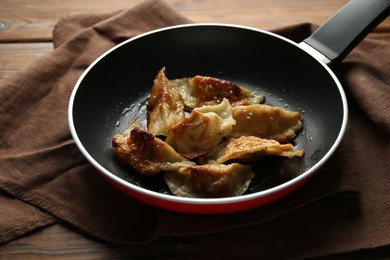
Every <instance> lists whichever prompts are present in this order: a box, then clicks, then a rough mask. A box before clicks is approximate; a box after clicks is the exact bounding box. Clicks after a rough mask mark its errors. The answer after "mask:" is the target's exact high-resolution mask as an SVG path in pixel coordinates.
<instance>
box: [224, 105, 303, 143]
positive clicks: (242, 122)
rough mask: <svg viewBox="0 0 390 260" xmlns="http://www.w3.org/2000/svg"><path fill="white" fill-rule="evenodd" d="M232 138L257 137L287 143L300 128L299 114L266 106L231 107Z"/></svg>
mask: <svg viewBox="0 0 390 260" xmlns="http://www.w3.org/2000/svg"><path fill="white" fill-rule="evenodd" d="M233 118H234V119H235V120H236V124H235V125H234V127H233V130H232V134H231V136H232V137H240V136H246V135H251V136H257V137H261V138H267V139H273V140H276V141H278V142H280V143H288V142H290V141H291V140H292V139H293V138H295V136H296V134H297V133H298V132H299V131H300V130H301V128H302V122H301V114H300V113H299V112H292V111H287V110H285V109H283V108H280V107H273V106H268V105H262V104H257V105H249V106H236V107H233Z"/></svg>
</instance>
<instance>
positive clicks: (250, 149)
mask: <svg viewBox="0 0 390 260" xmlns="http://www.w3.org/2000/svg"><path fill="white" fill-rule="evenodd" d="M303 155H304V151H303V150H296V149H295V148H294V146H293V145H292V144H280V143H279V142H278V141H275V140H269V139H263V138H259V137H255V136H242V137H239V138H231V139H229V141H227V142H225V143H223V144H220V145H219V146H217V147H216V148H215V149H214V150H213V152H211V153H210V154H208V155H206V156H204V157H203V158H201V159H200V161H202V162H203V163H225V162H228V161H235V162H240V163H252V162H256V161H259V160H260V159H262V158H263V157H265V156H282V157H288V158H293V157H302V156H303Z"/></svg>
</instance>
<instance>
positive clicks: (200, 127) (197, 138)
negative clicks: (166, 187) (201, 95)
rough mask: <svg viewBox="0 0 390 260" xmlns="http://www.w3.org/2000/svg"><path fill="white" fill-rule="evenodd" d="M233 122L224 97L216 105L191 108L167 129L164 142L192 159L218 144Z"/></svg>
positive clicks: (228, 105)
mask: <svg viewBox="0 0 390 260" xmlns="http://www.w3.org/2000/svg"><path fill="white" fill-rule="evenodd" d="M235 123H236V121H235V120H234V119H233V117H232V107H231V105H230V103H229V101H228V100H227V99H224V100H223V101H222V103H220V104H218V105H214V106H204V107H200V108H195V109H194V110H192V112H191V114H190V115H189V116H187V117H185V118H184V119H183V120H182V121H181V122H179V123H178V124H176V125H174V126H173V127H172V128H171V129H170V130H169V133H168V137H167V139H166V142H167V143H168V144H170V145H171V146H172V147H173V148H174V149H175V150H176V151H177V152H178V153H180V154H183V155H184V156H185V157H187V158H190V159H193V158H196V157H198V156H199V155H201V154H204V153H206V152H208V151H209V150H211V149H212V148H213V147H215V146H216V145H217V144H219V143H220V142H221V140H222V138H223V137H224V135H225V134H226V133H230V132H231V129H232V127H233V125H234V124H235Z"/></svg>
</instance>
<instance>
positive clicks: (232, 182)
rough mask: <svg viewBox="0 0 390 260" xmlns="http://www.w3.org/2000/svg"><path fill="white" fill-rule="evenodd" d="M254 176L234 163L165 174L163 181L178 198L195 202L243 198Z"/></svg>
mask: <svg viewBox="0 0 390 260" xmlns="http://www.w3.org/2000/svg"><path fill="white" fill-rule="evenodd" d="M254 176H255V174H254V173H253V172H252V170H251V166H250V165H243V164H238V163H232V164H229V165H224V164H207V165H196V166H188V167H180V168H179V169H178V171H174V172H166V173H164V179H165V182H166V183H167V185H168V187H169V189H170V190H171V192H172V193H173V194H174V195H176V196H181V197H193V198H210V197H214V198H215V197H231V196H238V195H242V194H243V193H244V192H245V191H246V190H247V189H248V186H249V184H250V182H251V180H252V178H253V177H254Z"/></svg>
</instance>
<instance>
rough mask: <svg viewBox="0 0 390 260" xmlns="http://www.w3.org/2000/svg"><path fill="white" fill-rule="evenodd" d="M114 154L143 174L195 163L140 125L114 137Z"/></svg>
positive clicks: (148, 174)
mask: <svg viewBox="0 0 390 260" xmlns="http://www.w3.org/2000/svg"><path fill="white" fill-rule="evenodd" d="M112 146H113V148H114V156H115V157H116V158H118V159H119V160H121V161H122V162H124V163H125V164H127V165H129V166H131V167H133V168H134V169H135V170H136V171H137V172H138V173H140V174H141V175H147V176H154V175H156V174H157V173H159V172H161V171H172V170H175V169H177V168H179V167H182V166H190V165H195V163H194V162H191V161H189V160H187V159H186V158H184V157H183V156H181V155H180V154H178V153H177V152H176V151H175V150H174V149H173V148H172V147H171V146H170V145H168V144H167V143H165V142H164V141H162V140H161V139H159V138H157V137H155V136H153V135H152V134H151V133H148V132H146V131H144V130H142V129H140V128H138V127H134V128H129V129H128V130H126V131H125V132H124V134H117V135H115V136H114V137H113V139H112Z"/></svg>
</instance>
